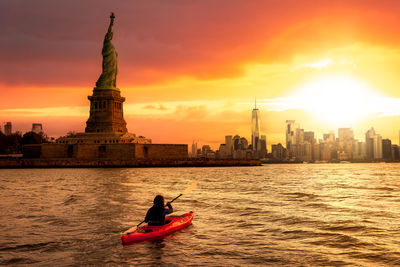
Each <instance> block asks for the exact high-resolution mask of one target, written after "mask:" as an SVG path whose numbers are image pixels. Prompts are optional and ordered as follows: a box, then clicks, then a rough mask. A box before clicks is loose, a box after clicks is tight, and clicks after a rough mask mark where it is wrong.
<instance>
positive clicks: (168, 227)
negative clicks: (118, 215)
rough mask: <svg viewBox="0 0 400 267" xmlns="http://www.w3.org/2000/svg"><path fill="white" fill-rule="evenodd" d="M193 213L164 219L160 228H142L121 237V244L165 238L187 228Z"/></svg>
mask: <svg viewBox="0 0 400 267" xmlns="http://www.w3.org/2000/svg"><path fill="white" fill-rule="evenodd" d="M193 216H194V212H193V211H191V212H189V213H185V214H182V215H181V216H171V217H167V218H165V224H164V225H161V226H148V225H146V226H142V227H139V228H137V229H136V230H135V231H133V232H131V233H126V234H124V235H123V236H121V240H122V244H128V243H132V242H136V241H141V240H146V239H154V238H159V237H162V236H165V235H167V234H169V233H172V232H175V231H178V230H180V229H182V228H184V227H186V226H188V225H189V224H190V223H191V222H192V220H193Z"/></svg>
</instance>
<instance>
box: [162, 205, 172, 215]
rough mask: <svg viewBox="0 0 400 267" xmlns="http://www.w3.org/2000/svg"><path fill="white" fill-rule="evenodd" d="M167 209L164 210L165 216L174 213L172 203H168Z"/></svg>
mask: <svg viewBox="0 0 400 267" xmlns="http://www.w3.org/2000/svg"><path fill="white" fill-rule="evenodd" d="M167 207H168V208H164V214H165V215H167V214H170V213H172V212H174V209H173V208H172V205H171V203H169V202H168V203H167Z"/></svg>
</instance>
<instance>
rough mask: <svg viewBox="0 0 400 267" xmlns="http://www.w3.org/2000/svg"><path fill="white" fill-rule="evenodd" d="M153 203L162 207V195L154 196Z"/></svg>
mask: <svg viewBox="0 0 400 267" xmlns="http://www.w3.org/2000/svg"><path fill="white" fill-rule="evenodd" d="M154 204H156V205H157V206H160V207H164V197H163V196H162V195H157V196H156V197H155V198H154Z"/></svg>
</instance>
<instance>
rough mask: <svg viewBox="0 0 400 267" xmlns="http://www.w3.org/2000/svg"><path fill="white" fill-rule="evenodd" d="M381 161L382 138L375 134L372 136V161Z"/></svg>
mask: <svg viewBox="0 0 400 267" xmlns="http://www.w3.org/2000/svg"><path fill="white" fill-rule="evenodd" d="M380 159H382V136H381V135H379V134H377V135H375V136H374V160H380Z"/></svg>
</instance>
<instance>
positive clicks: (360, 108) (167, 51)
mask: <svg viewBox="0 0 400 267" xmlns="http://www.w3.org/2000/svg"><path fill="white" fill-rule="evenodd" d="M79 5H80V6H76V3H72V2H71V1H64V0H62V1H50V0H38V1H34V3H33V1H22V0H17V1H3V2H1V3H0V23H1V25H2V27H0V34H1V37H0V120H1V121H2V122H3V121H11V122H13V128H14V130H18V131H22V132H25V131H28V130H30V128H31V125H32V123H34V122H35V123H36V122H39V123H42V124H43V128H44V131H45V132H46V133H47V134H48V135H49V136H54V137H58V136H61V135H65V134H66V133H67V132H68V131H75V132H82V131H84V128H85V122H86V120H87V118H88V116H89V106H88V104H89V101H88V99H87V96H88V95H91V93H92V89H93V87H94V85H95V82H96V80H97V78H98V76H99V75H100V72H101V60H102V58H101V47H102V41H103V38H104V34H105V32H106V29H107V26H108V22H109V21H108V16H109V13H110V12H111V11H113V12H115V15H116V20H115V26H114V39H113V44H114V46H115V48H116V50H117V51H118V68H119V73H118V78H117V86H118V87H119V88H120V89H121V94H122V95H123V96H124V97H126V102H125V105H124V116H125V120H126V122H127V123H128V125H127V126H128V130H129V131H130V132H133V133H136V134H137V135H143V136H146V137H147V138H151V139H152V140H153V142H154V143H188V144H190V143H192V141H193V140H194V141H197V142H198V143H199V144H210V145H212V147H213V148H215V149H216V148H218V145H219V144H220V143H223V142H224V136H225V135H235V134H239V135H241V136H244V137H246V138H247V139H248V140H250V135H251V132H250V129H251V128H250V122H251V109H252V108H253V106H254V99H255V98H257V102H258V103H259V104H258V107H259V108H260V114H261V133H262V134H265V135H266V136H267V142H268V146H270V145H271V144H273V143H278V142H281V143H283V144H284V143H285V135H284V131H285V120H287V119H291V120H296V121H297V122H299V123H300V126H301V127H302V128H304V129H305V130H313V131H315V133H316V136H317V138H322V134H323V133H327V132H329V131H331V130H334V131H337V128H339V127H352V128H353V130H354V132H355V136H356V138H359V139H360V140H363V139H364V134H365V132H366V131H367V129H369V128H370V127H371V126H373V127H374V128H375V129H376V131H377V133H379V134H381V135H382V137H383V138H390V139H392V142H393V143H395V144H398V143H399V130H400V127H399V125H400V90H399V89H398V87H399V84H400V75H399V73H400V28H399V27H398V25H400V16H398V14H399V13H400V2H398V1H369V0H362V1H361V0H360V1H351V0H347V1H278V0H271V1H261V0H260V1H257V0H255V1H244V0H243V1H236V0H232V1H228V0H226V1H211V0H210V1H208V0H202V1H175V0H173V1H161V0H159V1H117V2H110V1H105V0H101V1H81V2H80V4H79ZM88 10H90V12H89V11H88Z"/></svg>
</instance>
